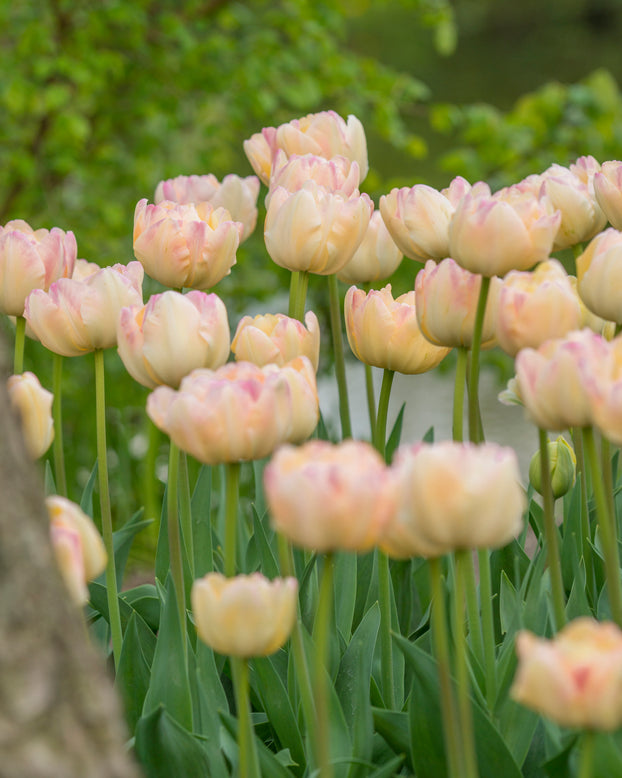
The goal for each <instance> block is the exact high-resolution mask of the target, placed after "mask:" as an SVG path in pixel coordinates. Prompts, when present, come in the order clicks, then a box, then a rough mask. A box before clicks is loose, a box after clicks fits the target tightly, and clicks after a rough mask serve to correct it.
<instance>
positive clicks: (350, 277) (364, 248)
mask: <svg viewBox="0 0 622 778" xmlns="http://www.w3.org/2000/svg"><path fill="white" fill-rule="evenodd" d="M402 259H403V255H402V252H401V251H400V250H399V249H398V247H397V245H396V244H395V241H394V240H393V238H392V237H391V236H390V235H389V231H388V230H387V228H386V226H385V223H384V221H383V219H382V216H381V214H380V211H374V212H373V213H372V215H371V219H370V221H369V227H368V228H367V232H366V233H365V237H364V238H363V241H362V243H361V245H360V246H359V247H358V248H357V250H356V251H355V252H354V256H353V257H352V259H351V260H350V261H349V262H348V264H347V265H346V266H345V267H343V268H342V269H341V270H340V271H339V272H338V273H337V277H338V278H339V280H340V281H343V282H344V283H346V284H367V283H370V282H371V281H379V280H380V279H384V278H388V277H389V276H390V275H392V274H393V273H394V272H395V271H396V270H397V268H398V266H399V264H400V262H401V261H402Z"/></svg>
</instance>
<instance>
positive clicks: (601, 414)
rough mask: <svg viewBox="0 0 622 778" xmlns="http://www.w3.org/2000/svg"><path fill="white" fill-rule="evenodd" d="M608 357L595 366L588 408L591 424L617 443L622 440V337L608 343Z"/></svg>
mask: <svg viewBox="0 0 622 778" xmlns="http://www.w3.org/2000/svg"><path fill="white" fill-rule="evenodd" d="M609 356H610V359H609V360H608V361H607V360H602V361H601V364H600V365H598V366H597V367H595V368H594V373H593V375H592V383H591V385H590V386H591V394H590V399H591V403H592V404H591V408H592V415H593V421H594V424H595V425H596V426H597V427H598V428H599V429H600V431H601V432H602V434H603V436H604V437H606V438H607V439H608V440H610V441H612V442H613V443H615V444H616V445H620V444H621V443H622V338H620V337H617V338H614V339H613V340H612V341H611V342H610V343H609Z"/></svg>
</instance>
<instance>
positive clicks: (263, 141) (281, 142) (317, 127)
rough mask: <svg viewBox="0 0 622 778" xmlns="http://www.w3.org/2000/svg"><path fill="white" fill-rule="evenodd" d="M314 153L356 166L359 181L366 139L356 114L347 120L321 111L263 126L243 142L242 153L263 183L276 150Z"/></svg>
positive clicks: (364, 166)
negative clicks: (347, 160) (282, 122)
mask: <svg viewBox="0 0 622 778" xmlns="http://www.w3.org/2000/svg"><path fill="white" fill-rule="evenodd" d="M279 150H281V151H283V152H284V153H285V155H286V156H287V157H291V156H292V155H293V154H298V155H303V154H315V155H316V156H318V157H325V158H326V159H331V158H332V157H337V156H342V157H346V158H347V159H349V160H351V161H352V162H356V163H357V164H358V166H359V173H360V181H362V180H363V179H364V178H365V176H366V175H367V171H368V168H369V166H368V162H367V140H366V138H365V130H364V129H363V125H362V124H361V122H360V121H359V120H358V119H357V118H356V116H348V120H347V122H346V121H344V119H342V118H341V116H339V115H338V114H336V113H335V112H334V111H322V112H320V113H315V114H308V115H307V116H303V117H302V118H301V119H294V120H293V121H291V122H288V123H287V124H281V125H280V126H279V127H264V129H263V130H262V131H261V132H260V133H255V134H254V135H253V136H251V138H250V139H249V140H245V141H244V152H245V154H246V156H247V157H248V160H249V162H250V163H251V165H252V167H253V170H254V171H255V173H257V175H258V176H259V178H261V180H262V181H263V182H264V184H267V183H269V181H270V177H271V175H272V168H273V165H274V162H275V157H276V155H277V152H278V151H279Z"/></svg>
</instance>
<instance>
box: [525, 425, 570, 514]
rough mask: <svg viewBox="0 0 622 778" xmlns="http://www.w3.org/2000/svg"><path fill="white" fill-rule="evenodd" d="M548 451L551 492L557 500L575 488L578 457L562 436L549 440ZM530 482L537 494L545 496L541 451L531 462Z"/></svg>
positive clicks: (537, 452)
mask: <svg viewBox="0 0 622 778" xmlns="http://www.w3.org/2000/svg"><path fill="white" fill-rule="evenodd" d="M547 449H548V460H549V470H550V478H551V490H552V492H553V497H554V498H555V499H556V500H557V499H559V498H560V497H563V496H564V495H565V494H566V493H567V492H569V491H570V490H571V489H572V487H573V486H574V482H575V478H576V474H577V457H576V456H575V453H574V450H573V448H572V446H571V445H570V444H569V443H568V441H567V440H566V439H565V438H562V437H561V436H560V437H559V438H557V440H549V442H548V445H547ZM529 480H530V481H531V483H532V485H533V488H534V489H535V490H536V492H538V494H543V485H542V472H541V455H540V451H536V453H535V454H534V455H533V456H532V458H531V461H530V462H529Z"/></svg>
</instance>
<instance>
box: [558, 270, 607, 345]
mask: <svg viewBox="0 0 622 778" xmlns="http://www.w3.org/2000/svg"><path fill="white" fill-rule="evenodd" d="M568 280H569V281H570V283H571V285H572V288H573V290H574V293H575V295H576V297H577V300H578V301H579V307H580V308H581V324H580V325H579V327H578V328H577V329H581V330H583V329H585V328H586V327H589V329H591V330H592V331H593V332H596V333H598V334H599V335H602V336H603V337H604V338H606V339H607V340H611V339H612V338H614V337H615V334H616V323H615V322H613V321H607V320H606V319H602V318H601V317H600V316H597V315H596V314H595V313H592V311H590V309H589V308H588V307H587V305H586V304H585V303H584V302H583V300H582V299H581V297H580V296H579V292H578V291H577V278H576V276H568Z"/></svg>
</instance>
